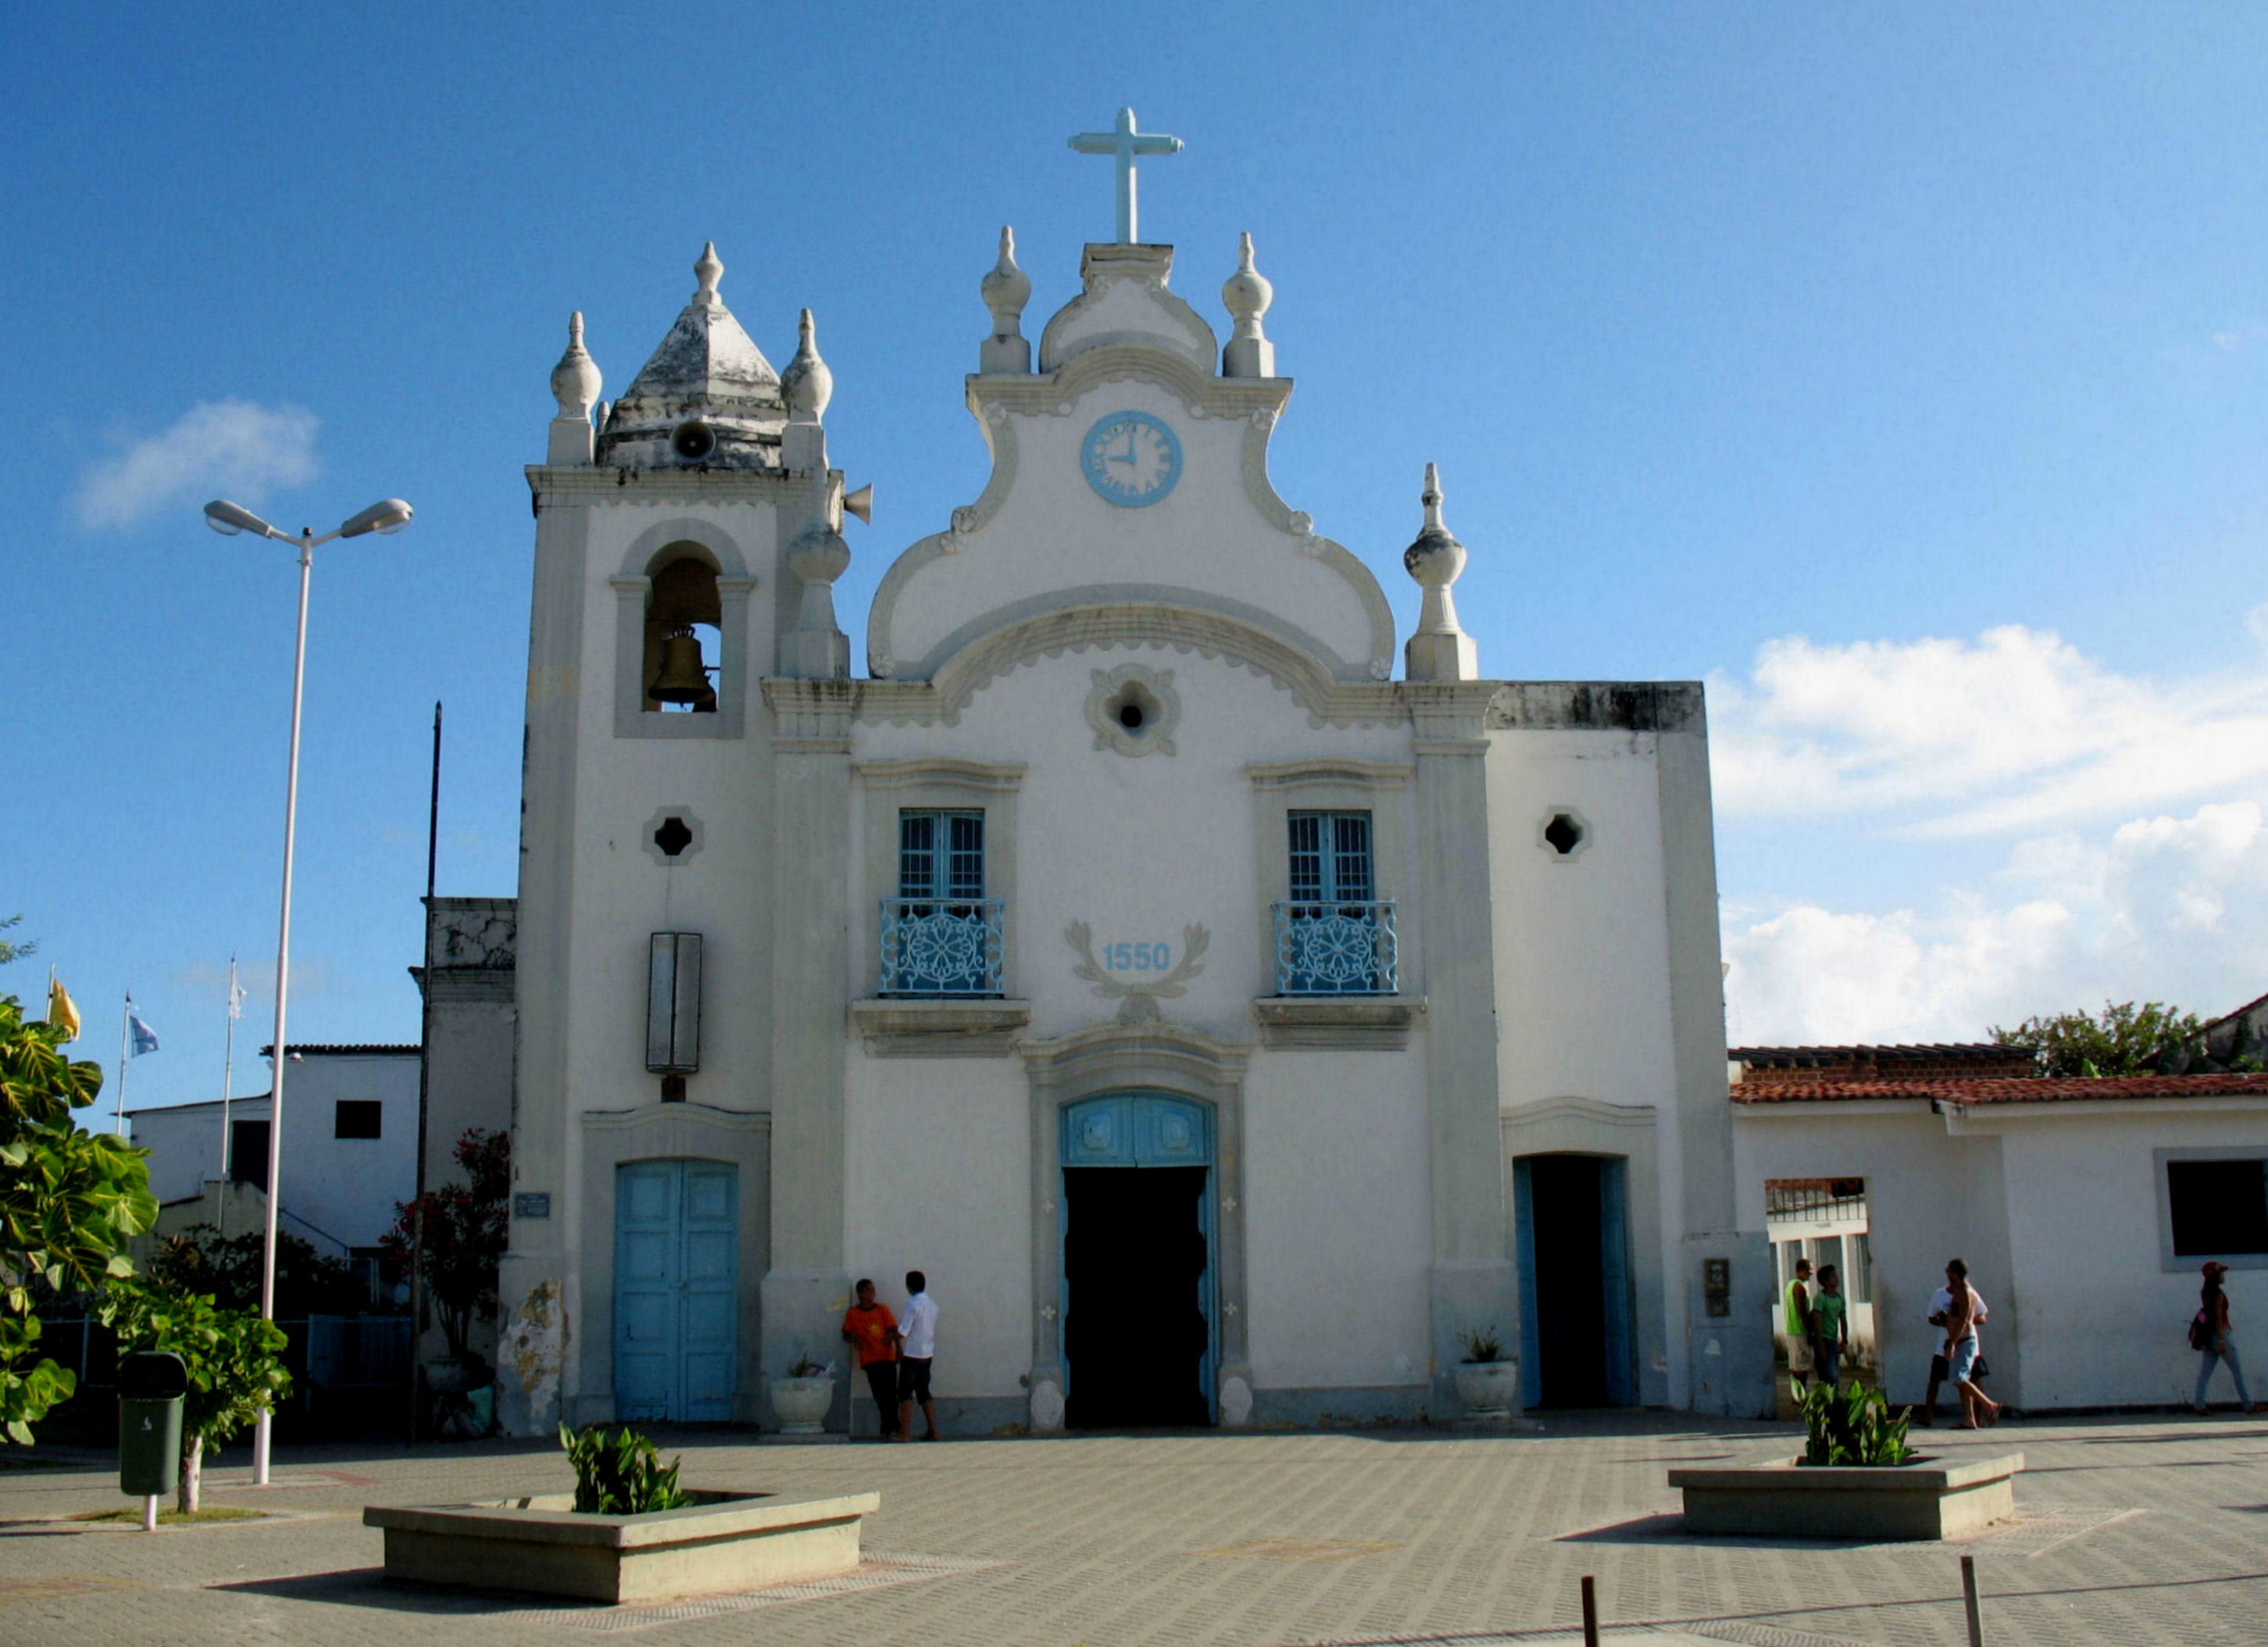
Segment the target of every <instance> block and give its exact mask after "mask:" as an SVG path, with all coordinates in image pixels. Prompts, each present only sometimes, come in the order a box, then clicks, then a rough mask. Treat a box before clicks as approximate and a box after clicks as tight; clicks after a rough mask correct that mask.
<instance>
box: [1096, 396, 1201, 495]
mask: <svg viewBox="0 0 2268 1647" xmlns="http://www.w3.org/2000/svg"><path fill="white" fill-rule="evenodd" d="M1079 467H1081V468H1082V469H1084V470H1085V471H1086V483H1087V484H1088V485H1089V486H1092V487H1093V488H1094V489H1095V491H1096V493H1097V494H1098V495H1100V496H1101V498H1102V499H1103V501H1104V502H1105V503H1111V504H1117V505H1118V506H1119V507H1120V508H1121V509H1143V508H1146V507H1148V506H1149V505H1150V504H1154V503H1156V502H1157V501H1158V500H1159V499H1160V498H1161V497H1163V496H1166V494H1167V493H1168V492H1170V491H1172V490H1173V489H1174V482H1176V481H1178V480H1180V479H1181V478H1182V443H1181V441H1180V440H1179V439H1178V438H1176V437H1175V434H1174V431H1173V430H1170V429H1168V428H1167V427H1166V425H1165V424H1163V423H1160V422H1159V421H1158V420H1157V419H1156V418H1154V417H1152V416H1151V415H1149V414H1148V413H1147V412H1112V413H1110V414H1109V415H1107V416H1105V417H1103V418H1101V419H1100V420H1099V421H1098V422H1097V423H1095V425H1094V428H1092V429H1090V430H1087V431H1086V445H1084V446H1082V447H1081V448H1080V451H1079Z"/></svg>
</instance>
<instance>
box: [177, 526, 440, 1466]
mask: <svg viewBox="0 0 2268 1647" xmlns="http://www.w3.org/2000/svg"><path fill="white" fill-rule="evenodd" d="M410 512H411V511H410V508H409V504H405V503H403V502H402V501H401V499H400V498H398V497H388V498H384V499H381V500H380V501H379V502H378V503H375V504H372V505H371V506H370V507H369V508H367V509H365V510H364V511H362V512H361V513H360V514H358V515H356V516H354V517H353V518H350V519H349V520H347V521H346V522H345V523H343V524H342V526H340V527H339V529H338V530H337V531H335V532H327V533H324V534H323V535H322V536H321V537H320V538H319V537H317V536H316V535H315V533H314V529H313V527H302V528H301V529H300V532H299V535H298V537H296V538H295V537H293V536H292V535H291V533H288V532H278V531H277V530H276V528H275V527H273V526H269V524H268V523H267V522H266V521H264V520H262V519H261V518H260V517H259V516H257V515H255V514H254V513H253V512H252V511H250V510H248V509H244V508H240V507H239V506H238V505H237V504H232V503H229V502H227V501H226V500H225V499H220V498H216V499H215V500H214V501H213V502H211V503H210V504H206V505H205V524H206V525H207V526H210V527H211V528H212V529H213V530H214V531H215V532H217V533H223V534H224V535H225V536H229V537H234V536H235V535H236V534H237V533H239V532H254V533H259V534H260V535H261V537H263V538H274V539H275V540H276V541H277V542H279V543H293V544H297V545H298V548H299V633H298V642H297V643H296V644H295V645H294V647H293V649H292V655H291V761H290V762H289V765H288V767H287V768H286V775H285V777H284V899H283V912H282V914H281V915H279V916H278V918H277V922H276V1049H275V1052H274V1054H273V1055H272V1056H271V1058H270V1062H271V1064H272V1065H273V1068H274V1070H275V1079H274V1080H273V1081H272V1082H271V1083H270V1084H269V1098H268V1194H267V1196H266V1200H267V1202H268V1229H267V1238H266V1242H265V1245H264V1246H263V1247H262V1249H261V1257H260V1316H261V1320H267V1321H272V1320H275V1319H276V1205H277V1203H278V1202H280V1201H281V1200H282V1195H281V1190H282V1187H283V1181H284V1065H285V1064H286V1063H287V1062H290V1055H289V1053H288V1050H287V1048H288V1043H287V1042H286V1041H285V1040H284V1004H285V1003H286V1001H287V1000H288V999H289V997H290V995H291V852H292V848H293V846H294V844H295V843H296V842H297V838H298V827H299V706H300V701H301V697H302V695H303V692H304V689H305V687H306V680H307V585H308V581H309V577H310V574H311V573H312V572H313V570H314V565H315V549H316V546H318V545H319V544H324V543H328V542H329V541H330V540H332V539H334V538H358V537H361V536H362V535H363V534H364V533H370V532H381V533H392V532H399V531H401V528H402V527H404V526H408V525H409V516H410ZM271 1418H272V1415H271V1414H270V1413H269V1410H268V1408H265V1407H263V1408H261V1409H260V1422H259V1424H258V1426H257V1427H256V1428H255V1429H254V1430H253V1433H252V1484H253V1485H254V1486H255V1487H265V1486H267V1485H268V1451H269V1426H270V1421H271Z"/></svg>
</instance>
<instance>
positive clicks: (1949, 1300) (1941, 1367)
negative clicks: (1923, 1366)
mask: <svg viewBox="0 0 2268 1647" xmlns="http://www.w3.org/2000/svg"><path fill="white" fill-rule="evenodd" d="M1969 1297H1970V1302H1971V1303H1972V1304H1973V1305H1975V1306H1976V1308H1975V1312H1974V1313H1973V1314H1972V1315H1971V1316H1970V1320H1971V1321H1972V1322H1973V1323H1974V1324H1975V1325H1977V1326H1978V1327H1982V1326H1984V1325H1985V1323H1986V1322H1988V1321H1990V1320H1992V1311H1991V1310H1989V1309H1987V1308H1986V1307H1985V1299H1984V1298H1983V1296H1982V1295H1981V1294H1979V1293H1978V1292H1977V1289H1976V1288H1974V1287H1971V1288H1970V1290H1969ZM1952 1309H1953V1290H1952V1289H1951V1288H1950V1287H1940V1288H1939V1289H1938V1290H1936V1291H1934V1292H1933V1293H1931V1294H1930V1295H1929V1324H1930V1325H1931V1326H1932V1327H1937V1328H1939V1329H1940V1330H1939V1332H1938V1335H1937V1342H1936V1344H1935V1345H1934V1346H1933V1348H1932V1349H1931V1350H1930V1357H1929V1393H1927V1394H1926V1395H1925V1396H1923V1397H1922V1399H1921V1416H1920V1417H1919V1418H1918V1419H1916V1420H1915V1421H1914V1422H1915V1423H1918V1424H1924V1425H1929V1424H1934V1423H1937V1391H1938V1386H1940V1385H1941V1384H1943V1383H1944V1382H1945V1380H1946V1375H1947V1374H1948V1373H1949V1372H1950V1371H1952V1364H1951V1363H1950V1362H1949V1361H1948V1359H1947V1357H1948V1355H1949V1354H1950V1352H1951V1350H1952V1344H1951V1342H1950V1341H1949V1340H1948V1338H1947V1337H1946V1335H1945V1333H1944V1331H1943V1328H1944V1327H1945V1318H1946V1316H1947V1315H1948V1313H1949V1312H1951V1311H1952ZM1970 1379H1971V1380H1972V1381H1974V1382H1976V1383H1977V1384H1980V1385H1981V1384H1982V1383H1983V1382H1984V1380H1985V1357H1983V1356H1982V1355H1979V1356H1978V1357H1977V1365H1976V1367H1975V1368H1974V1369H1972V1370H1971V1371H1970Z"/></svg>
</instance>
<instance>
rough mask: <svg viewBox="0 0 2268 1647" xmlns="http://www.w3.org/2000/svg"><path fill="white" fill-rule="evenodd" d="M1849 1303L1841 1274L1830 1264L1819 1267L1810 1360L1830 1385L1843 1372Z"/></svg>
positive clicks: (1847, 1336) (1812, 1312) (1848, 1337)
mask: <svg viewBox="0 0 2268 1647" xmlns="http://www.w3.org/2000/svg"><path fill="white" fill-rule="evenodd" d="M1850 1303H1851V1301H1850V1300H1849V1299H1848V1298H1845V1297H1844V1296H1843V1277H1842V1276H1841V1275H1840V1274H1839V1273H1837V1270H1836V1268H1835V1266H1834V1265H1832V1264H1822V1265H1821V1266H1820V1267H1819V1296H1818V1297H1817V1298H1814V1299H1813V1300H1812V1301H1811V1322H1812V1326H1813V1327H1815V1329H1816V1337H1817V1347H1816V1348H1815V1350H1814V1351H1813V1363H1812V1364H1813V1365H1814V1366H1815V1367H1816V1368H1817V1369H1818V1372H1819V1376H1820V1378H1821V1379H1822V1380H1823V1382H1824V1383H1825V1384H1826V1386H1827V1387H1828V1388H1830V1389H1833V1388H1834V1387H1835V1384H1836V1381H1837V1379H1839V1378H1841V1376H1842V1373H1843V1357H1844V1353H1845V1351H1846V1350H1848V1349H1850V1348H1851V1323H1850V1313H1851V1311H1850Z"/></svg>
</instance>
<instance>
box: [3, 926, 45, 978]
mask: <svg viewBox="0 0 2268 1647" xmlns="http://www.w3.org/2000/svg"><path fill="white" fill-rule="evenodd" d="M23 918H24V917H23V916H22V915H10V916H9V917H8V918H7V919H6V920H5V921H0V932H5V931H6V930H8V929H9V928H10V927H11V926H15V925H17V924H18V923H21V922H22V920H23ZM39 947H40V945H39V941H38V940H37V939H31V940H28V941H26V942H25V943H21V944H11V943H10V942H9V941H8V940H7V939H6V938H4V937H0V967H4V966H6V965H7V964H8V963H9V962H10V961H11V960H25V959H26V958H27V957H29V956H30V955H32V954H33V953H34V952H36V951H37V950H38V949H39Z"/></svg>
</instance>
